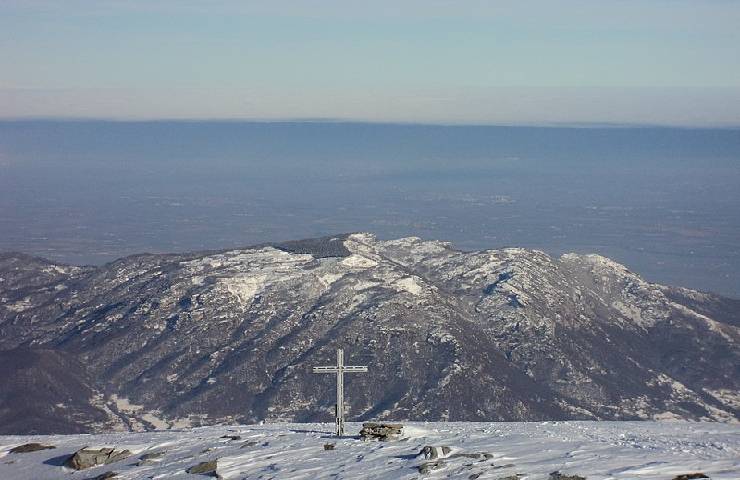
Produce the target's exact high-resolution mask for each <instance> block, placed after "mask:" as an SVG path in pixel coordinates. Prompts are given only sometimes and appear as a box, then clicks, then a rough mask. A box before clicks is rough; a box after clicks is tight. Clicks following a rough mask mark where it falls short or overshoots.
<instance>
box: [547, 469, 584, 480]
mask: <svg viewBox="0 0 740 480" xmlns="http://www.w3.org/2000/svg"><path fill="white" fill-rule="evenodd" d="M550 480H586V477H581V476H580V475H563V474H562V473H560V472H559V471H555V472H552V473H550Z"/></svg>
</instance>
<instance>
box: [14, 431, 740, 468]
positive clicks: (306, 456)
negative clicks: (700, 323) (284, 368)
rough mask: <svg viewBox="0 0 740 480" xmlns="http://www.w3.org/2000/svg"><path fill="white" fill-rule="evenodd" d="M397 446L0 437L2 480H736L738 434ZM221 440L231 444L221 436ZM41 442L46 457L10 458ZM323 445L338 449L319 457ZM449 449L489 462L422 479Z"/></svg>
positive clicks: (491, 437) (465, 436)
mask: <svg viewBox="0 0 740 480" xmlns="http://www.w3.org/2000/svg"><path fill="white" fill-rule="evenodd" d="M404 425H405V426H406V434H405V437H404V438H402V439H400V440H396V441H390V442H363V441H360V440H359V439H357V438H356V437H353V436H352V435H356V434H357V433H358V432H359V430H360V428H361V424H359V423H350V424H348V425H347V432H348V436H345V437H343V438H335V437H333V436H332V435H331V431H332V428H333V425H331V424H294V423H291V424H288V423H286V424H268V425H243V426H217V427H203V428H194V429H188V430H180V431H176V430H169V431H157V432H147V433H117V434H101V435H48V436H30V435H20V436H0V479H2V480H15V479H18V480H27V479H28V480H30V479H33V480H44V479H55V480H57V479H87V478H94V477H95V476H96V475H99V474H101V473H103V472H107V471H114V472H117V473H118V474H119V476H118V477H116V478H120V479H147V478H152V479H186V478H191V479H195V478H207V477H204V476H202V475H191V474H188V473H186V472H185V470H186V469H187V468H188V467H191V466H193V465H197V464H198V463H200V462H205V461H210V460H214V459H218V463H217V464H218V470H217V471H218V473H219V475H221V476H222V477H223V478H226V479H242V478H248V479H258V478H263V479H270V478H274V479H286V480H295V479H311V480H315V479H329V478H332V479H342V478H346V479H358V478H368V479H412V478H433V479H437V478H462V479H467V478H470V476H471V475H475V474H480V476H479V477H478V478H479V479H497V478H501V477H506V476H509V475H514V474H517V473H518V474H522V475H523V476H522V477H521V478H523V479H527V480H535V479H547V478H548V475H549V473H550V472H553V471H556V470H559V471H560V472H562V473H563V474H578V475H581V476H584V477H587V478H588V479H589V480H597V479H635V480H638V479H645V480H647V479H656V480H657V479H665V480H670V479H672V478H673V477H674V476H676V475H679V474H683V473H690V472H703V473H705V474H707V475H708V476H710V477H711V478H712V479H714V480H719V479H726V480H730V479H732V480H738V479H740V426H738V425H732V424H719V423H689V422H532V423H465V422H460V423H453V422H451V423H422V422H412V423H404ZM223 435H231V436H239V437H240V438H238V439H229V438H221V437H222V436H223ZM30 442H39V443H43V444H48V445H54V446H56V448H55V449H53V450H43V451H38V452H32V453H14V454H11V453H9V450H10V449H11V448H13V447H15V446H18V445H21V444H24V443H30ZM327 443H332V444H335V447H334V449H333V450H325V449H324V445H325V444H327ZM426 445H431V446H443V445H444V446H449V447H452V453H453V454H454V453H489V454H491V455H493V456H492V458H489V459H481V458H467V457H464V456H458V457H455V458H447V459H444V460H443V462H444V466H443V467H442V468H441V469H439V470H434V471H432V472H430V473H428V474H426V475H422V474H420V473H419V470H418V466H419V465H421V464H422V463H424V462H425V461H428V460H425V459H424V458H423V457H419V456H418V453H419V451H420V450H421V449H422V447H424V446H426ZM85 446H91V447H101V446H112V447H116V448H120V449H128V450H130V451H131V452H133V454H132V456H130V457H129V458H127V459H125V460H121V461H119V462H116V463H112V464H109V465H103V466H99V467H95V468H91V469H87V470H83V471H79V472H77V471H74V470H71V469H68V468H66V467H64V466H61V463H62V462H63V461H64V459H65V458H66V457H67V456H69V455H70V454H72V453H73V452H75V451H76V450H78V449H80V448H82V447H85ZM162 451H163V452H165V453H164V455H163V456H162V457H161V460H160V461H158V462H155V463H152V464H150V465H142V466H138V465H137V462H138V461H139V458H140V457H141V456H142V455H143V454H146V453H154V452H162Z"/></svg>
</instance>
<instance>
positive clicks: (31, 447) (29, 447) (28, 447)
mask: <svg viewBox="0 0 740 480" xmlns="http://www.w3.org/2000/svg"><path fill="white" fill-rule="evenodd" d="M52 448H57V447H55V446H54V445H42V444H40V443H26V444H23V445H18V446H17V447H13V448H11V449H10V453H29V452H38V451H39V450H50V449H52Z"/></svg>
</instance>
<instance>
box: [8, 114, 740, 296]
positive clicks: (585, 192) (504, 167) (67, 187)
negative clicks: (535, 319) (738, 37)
mask: <svg viewBox="0 0 740 480" xmlns="http://www.w3.org/2000/svg"><path fill="white" fill-rule="evenodd" d="M738 212H740V131H738V130H733V129H724V130H721V129H716V130H709V129H704V130H698V129H670V128H535V127H459V126H458V127H445V126H417V125H390V124H362V123H248V122H141V123H137V122H131V123H128V122H98V121H85V122H52V121H49V122H45V121H28V122H2V123H0V250H20V251H24V252H27V253H32V254H35V255H41V256H44V257H47V258H51V259H55V260H61V261H66V262H70V263H77V264H79V263H102V262H106V261H110V260H112V259H114V258H117V257H120V256H123V255H126V254H131V253H137V252H142V251H149V252H171V251H188V250H199V249H217V248H228V247H234V246H245V245H251V244H255V243H260V242H265V241H279V240H287V239H297V238H306V237H311V236H321V235H326V234H331V233H338V232H347V231H374V232H376V233H377V234H378V235H379V236H380V237H381V238H391V237H400V236H406V235H419V236H422V237H427V238H437V239H445V240H451V241H453V242H455V244H456V245H457V246H458V247H460V248H464V249H468V248H469V249H479V248H497V247H502V246H507V245H510V246H523V247H531V248H539V249H542V250H545V251H547V252H549V253H554V254H558V253H562V252H566V251H577V252H596V253H601V254H603V255H606V256H608V257H611V258H613V259H616V260H618V261H620V262H622V263H625V264H627V265H628V266H629V267H631V268H632V269H633V270H635V271H637V272H639V273H641V274H643V275H644V276H645V277H646V278H647V279H648V280H653V281H659V282H661V283H666V284H673V285H679V286H687V287H692V288H698V289H702V290H710V291H714V292H718V293H723V294H726V295H731V296H734V297H740V276H739V275H738V274H737V271H739V270H740V218H739V216H738Z"/></svg>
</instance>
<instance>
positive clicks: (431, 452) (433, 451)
mask: <svg viewBox="0 0 740 480" xmlns="http://www.w3.org/2000/svg"><path fill="white" fill-rule="evenodd" d="M451 451H452V449H451V448H450V447H445V446H443V447H433V446H430V445H427V446H426V447H424V448H422V449H421V451H420V452H419V456H420V457H424V458H425V459H426V460H436V459H438V458H444V457H446V456H448V455H449V454H450V452H451Z"/></svg>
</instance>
